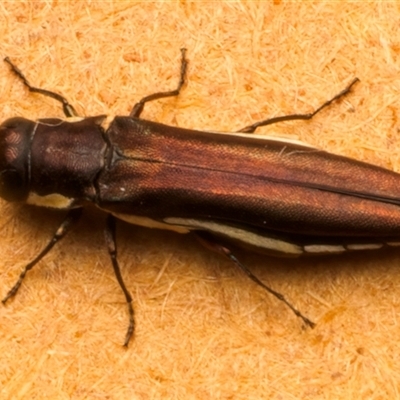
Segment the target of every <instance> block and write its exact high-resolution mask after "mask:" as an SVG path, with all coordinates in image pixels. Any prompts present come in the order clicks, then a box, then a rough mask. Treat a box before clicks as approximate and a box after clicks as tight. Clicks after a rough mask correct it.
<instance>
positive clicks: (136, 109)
mask: <svg viewBox="0 0 400 400" xmlns="http://www.w3.org/2000/svg"><path fill="white" fill-rule="evenodd" d="M181 53H182V58H181V73H180V78H179V83H178V87H177V88H176V89H175V90H170V91H168V92H157V93H153V94H150V95H149V96H146V97H143V99H141V100H140V101H139V102H137V103H136V104H135V105H134V106H133V108H132V111H131V112H130V114H129V116H130V117H135V118H139V117H140V114H141V113H142V111H143V108H144V105H145V104H146V103H148V102H149V101H153V100H158V99H163V98H165V97H172V96H178V94H179V92H180V91H181V89H182V86H183V85H184V83H185V79H186V70H187V65H188V61H187V59H186V49H184V48H183V49H181Z"/></svg>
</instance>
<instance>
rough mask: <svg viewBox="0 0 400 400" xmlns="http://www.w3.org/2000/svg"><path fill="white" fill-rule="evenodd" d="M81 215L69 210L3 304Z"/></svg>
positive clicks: (25, 269) (77, 209) (74, 210)
mask: <svg viewBox="0 0 400 400" xmlns="http://www.w3.org/2000/svg"><path fill="white" fill-rule="evenodd" d="M81 215H82V208H73V209H71V210H69V212H68V214H67V216H66V217H65V218H64V220H63V221H62V222H61V224H60V226H59V227H58V229H57V230H56V232H55V233H54V235H53V237H52V238H51V240H50V242H49V243H47V245H46V246H45V248H44V249H43V250H42V251H41V252H40V253H39V254H38V255H37V256H36V257H35V258H34V259H33V260H32V261H31V262H30V263H29V264H28V265H26V267H25V268H24V269H23V271H22V272H21V274H20V275H19V278H18V280H17V282H16V283H15V285H14V286H13V287H12V288H11V289H10V290H9V291H8V293H7V295H6V296H5V297H4V299H3V300H2V301H1V302H2V303H3V304H5V303H6V302H7V301H8V299H10V297H13V296H15V295H16V294H17V292H18V289H19V288H20V286H21V284H22V281H23V280H24V278H25V275H26V274H27V272H28V271H30V270H31V269H32V268H33V267H34V266H35V265H36V264H37V263H38V262H39V261H40V260H41V259H42V258H43V257H44V256H45V255H46V254H47V253H48V252H49V251H50V250H51V249H52V248H53V246H54V245H55V244H56V243H57V242H59V241H60V240H61V239H62V238H63V237H64V236H65V235H66V234H67V233H68V232H69V231H70V229H71V228H72V226H73V225H74V223H76V222H77V221H78V219H79V218H80V217H81Z"/></svg>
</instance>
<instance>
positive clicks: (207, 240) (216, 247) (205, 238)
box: [193, 231, 315, 328]
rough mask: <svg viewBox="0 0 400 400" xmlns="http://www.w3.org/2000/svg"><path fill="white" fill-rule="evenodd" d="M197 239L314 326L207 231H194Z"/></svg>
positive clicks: (309, 324)
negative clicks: (231, 262)
mask: <svg viewBox="0 0 400 400" xmlns="http://www.w3.org/2000/svg"><path fill="white" fill-rule="evenodd" d="M193 233H195V235H196V237H197V239H198V240H199V241H200V243H201V244H202V245H204V246H205V247H206V248H208V249H209V250H212V251H215V252H217V253H219V254H222V255H223V256H225V257H227V258H228V259H229V260H231V261H233V263H234V264H235V265H236V266H237V267H239V269H241V270H242V271H243V272H244V273H245V274H246V275H247V276H248V277H249V278H250V279H251V280H252V281H253V282H255V283H257V285H259V286H261V287H262V288H263V289H265V290H266V291H267V292H269V293H271V294H272V295H273V296H275V297H276V298H277V299H278V300H280V301H283V302H284V303H285V304H286V305H287V306H288V307H289V308H290V309H291V310H292V311H293V312H294V313H295V314H296V315H297V316H298V317H299V318H301V319H302V320H303V321H304V323H305V324H306V325H308V326H309V327H311V328H314V326H315V323H314V322H312V321H310V320H309V319H308V318H307V317H306V316H304V315H303V314H302V313H301V312H300V311H299V310H298V309H297V308H295V307H294V306H293V305H292V304H291V303H289V302H288V301H287V300H286V298H285V297H284V296H283V295H282V294H281V293H279V292H277V291H275V290H273V289H271V288H270V287H268V286H267V285H265V284H264V283H263V282H261V281H260V280H259V279H258V278H257V277H256V276H255V275H254V274H253V273H252V272H251V271H250V270H249V269H248V268H247V267H246V266H245V265H244V264H242V263H241V262H240V261H239V260H238V259H237V258H236V256H235V255H234V254H233V253H232V251H231V250H230V249H228V248H227V247H225V246H223V245H222V244H220V243H218V242H217V241H216V239H215V238H214V237H213V236H212V235H210V234H209V233H208V232H203V231H195V232H193Z"/></svg>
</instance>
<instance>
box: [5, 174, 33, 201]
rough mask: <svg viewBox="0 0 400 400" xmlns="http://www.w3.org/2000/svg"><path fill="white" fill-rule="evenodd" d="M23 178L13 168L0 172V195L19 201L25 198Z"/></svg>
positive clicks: (6, 198)
mask: <svg viewBox="0 0 400 400" xmlns="http://www.w3.org/2000/svg"><path fill="white" fill-rule="evenodd" d="M26 195H27V193H26V188H25V185H24V180H23V178H22V177H21V175H20V174H19V173H18V171H17V170H15V169H6V170H4V171H1V172H0V196H1V197H2V198H3V199H4V200H7V201H20V200H24V199H25V198H26Z"/></svg>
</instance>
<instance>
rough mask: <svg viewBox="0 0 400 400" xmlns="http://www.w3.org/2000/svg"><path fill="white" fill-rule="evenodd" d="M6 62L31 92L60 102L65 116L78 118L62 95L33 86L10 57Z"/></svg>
mask: <svg viewBox="0 0 400 400" xmlns="http://www.w3.org/2000/svg"><path fill="white" fill-rule="evenodd" d="M4 61H5V62H6V63H7V64H9V65H10V67H11V71H12V72H14V74H15V75H17V77H18V78H19V79H20V80H21V81H22V83H23V84H24V85H25V86H26V87H27V88H28V89H29V91H30V92H33V93H40V94H42V95H43V96H47V97H51V98H52V99H54V100H57V101H59V102H60V103H61V104H62V106H63V111H64V114H65V116H67V117H77V116H78V113H77V112H76V110H75V108H74V107H73V105H72V104H70V103H69V101H68V100H67V99H66V98H65V97H64V96H61V95H60V94H58V93H55V92H52V91H50V90H46V89H40V88H37V87H34V86H32V85H31V84H30V83H29V82H28V80H27V79H26V78H25V75H24V74H23V73H22V71H21V70H20V69H19V68H18V67H17V66H16V65H14V64H13V63H12V62H11V60H10V59H9V58H8V57H6V58H5V59H4Z"/></svg>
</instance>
